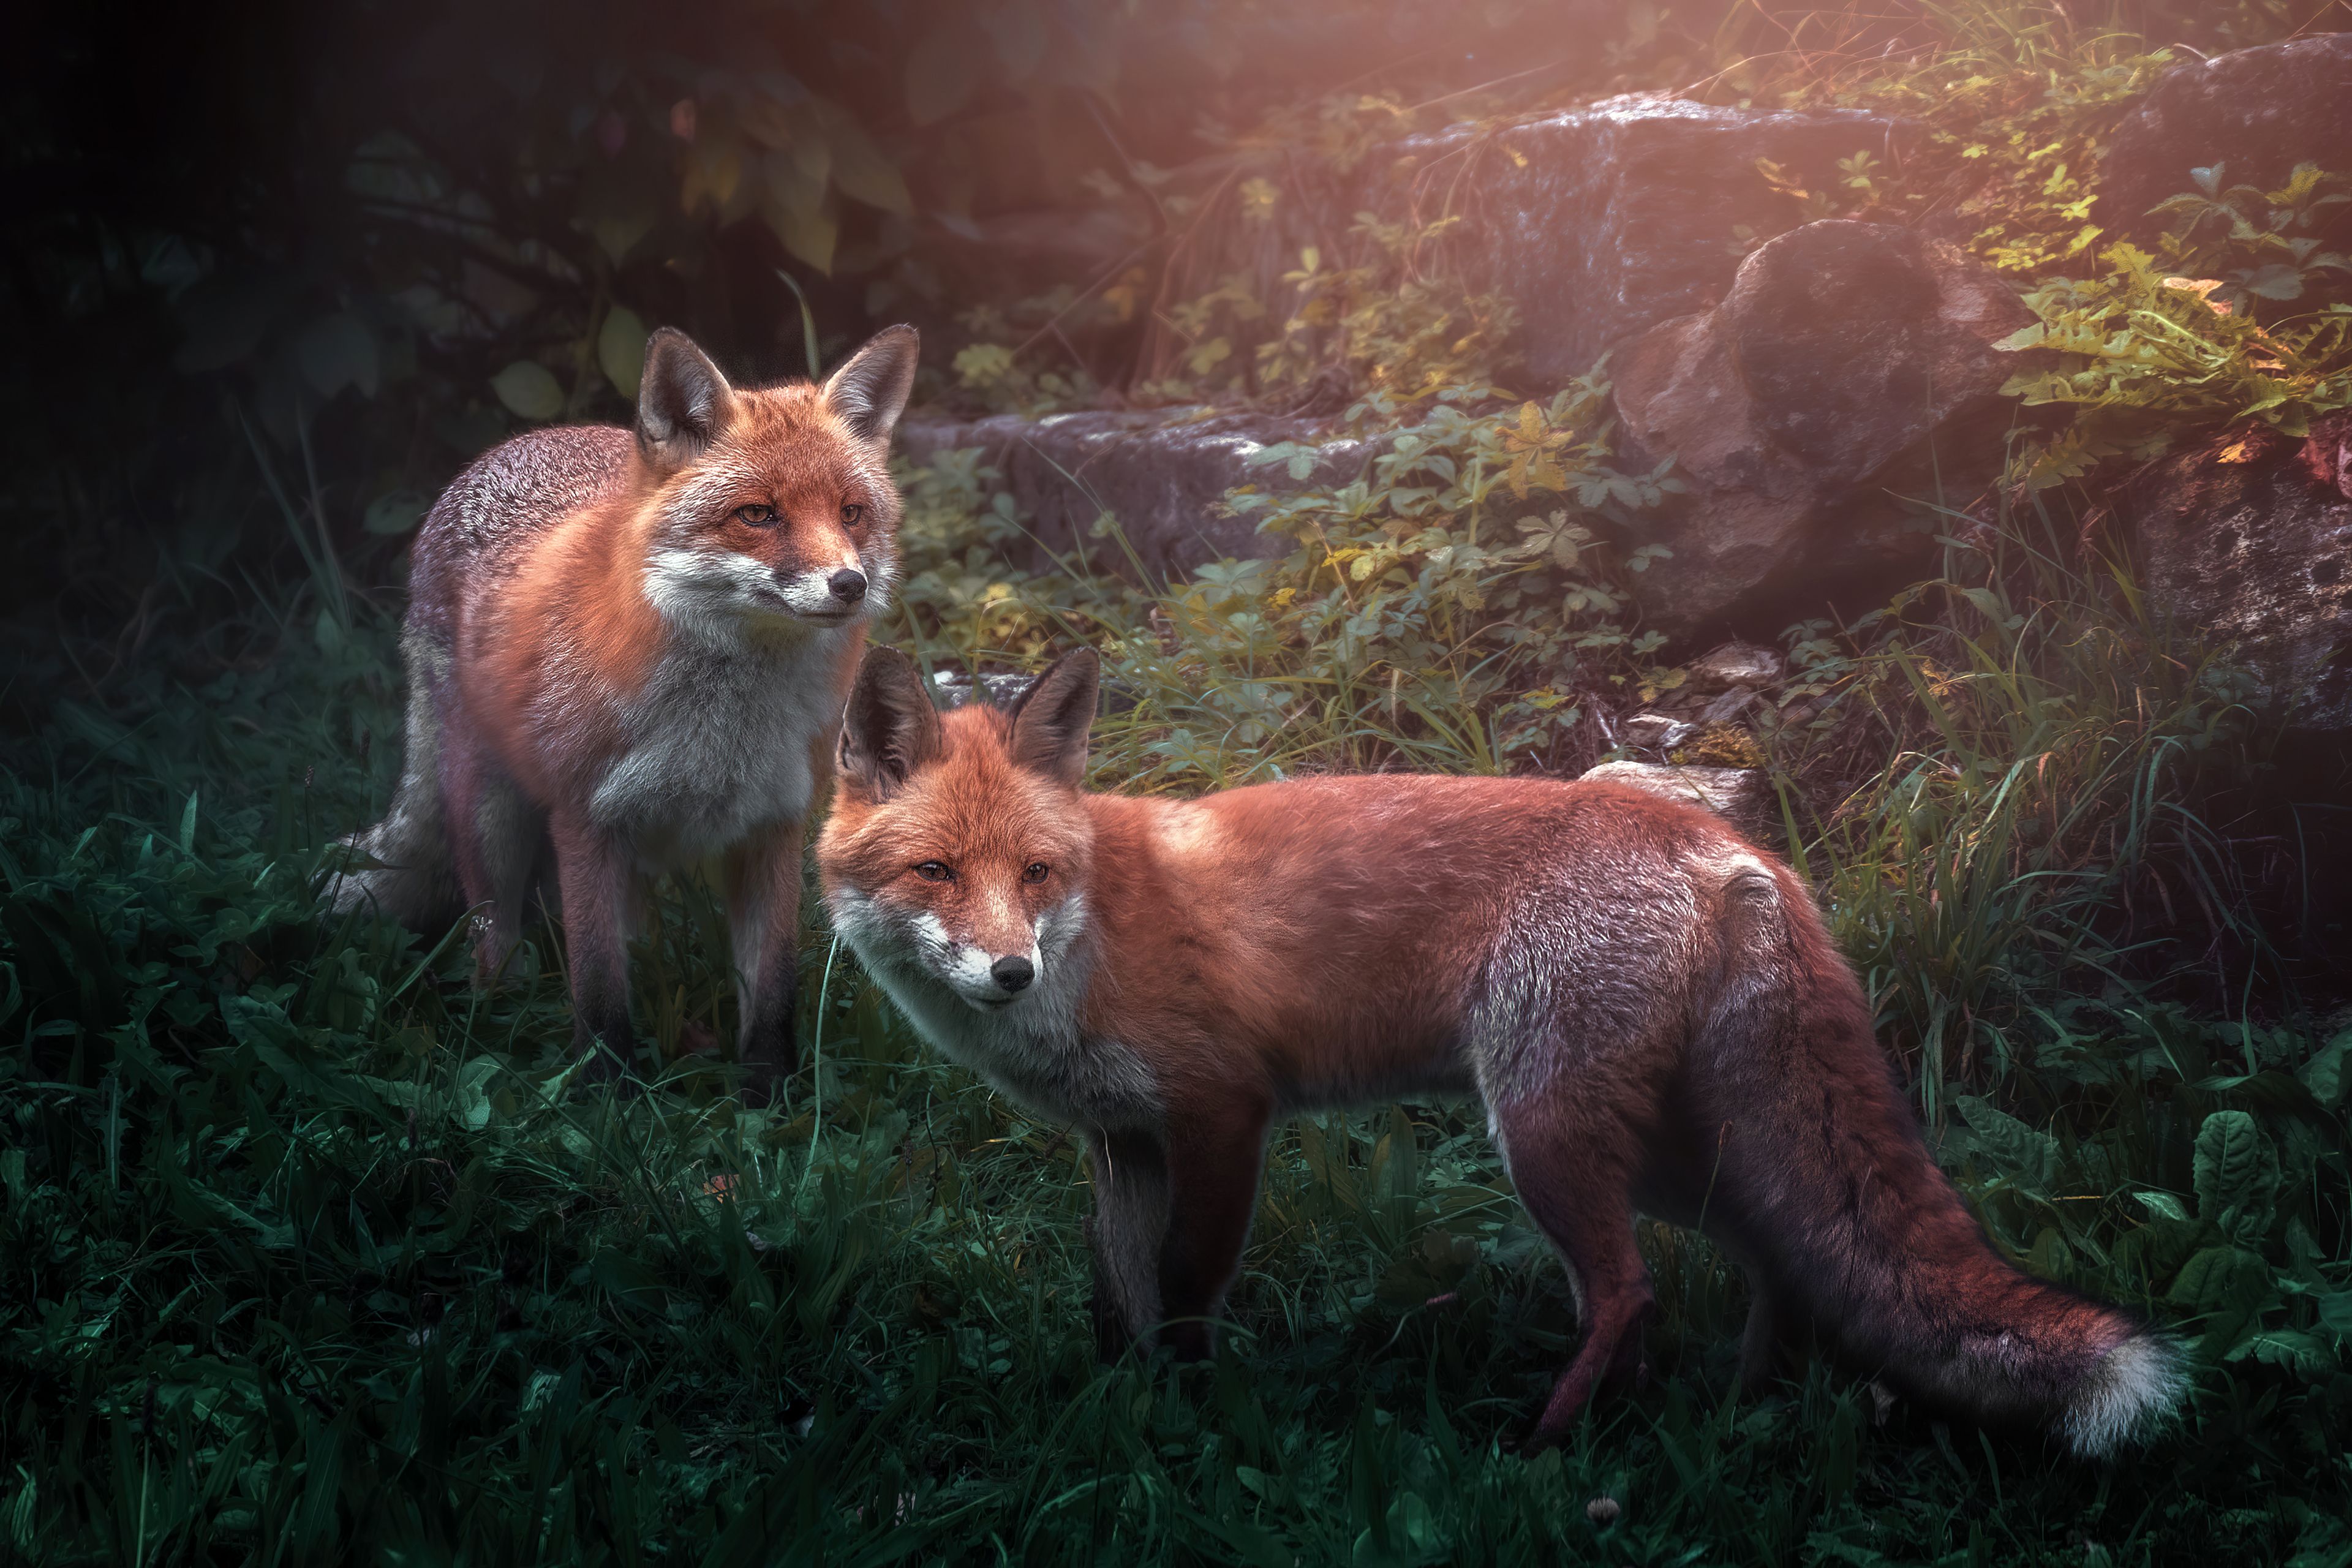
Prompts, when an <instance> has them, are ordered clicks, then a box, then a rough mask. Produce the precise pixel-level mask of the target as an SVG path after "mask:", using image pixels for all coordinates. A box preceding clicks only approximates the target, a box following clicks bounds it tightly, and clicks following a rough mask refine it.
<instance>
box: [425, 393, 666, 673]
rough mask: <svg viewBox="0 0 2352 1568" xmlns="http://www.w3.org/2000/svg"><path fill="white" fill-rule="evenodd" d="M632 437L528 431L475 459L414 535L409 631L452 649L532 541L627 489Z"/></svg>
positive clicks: (577, 430) (579, 428) (582, 428)
mask: <svg viewBox="0 0 2352 1568" xmlns="http://www.w3.org/2000/svg"><path fill="white" fill-rule="evenodd" d="M634 450H635V437H633V436H631V435H630V433H629V432H628V431H626V430H624V429H621V428H619V427H618V426H604V425H569V426H553V427H551V428H548V429H541V430H531V431H527V432H525V433H524V434H522V435H520V436H517V437H513V438H512V439H511V440H507V441H502V442H500V443H499V445H498V446H495V447H491V448H490V449H489V450H488V451H487V452H485V453H483V454H482V455H481V456H480V457H478V458H475V459H474V461H473V463H472V464H471V466H469V467H468V468H466V470H465V471H464V472H462V473H460V474H459V475H458V476H457V478H456V479H452V480H451V481H450V482H449V488H448V489H446V490H444V491H442V492H441V499H440V500H437V501H436V502H435V503H434V504H433V510H432V511H431V512H430V513H428V514H427V515H426V517H425V523H424V526H423V527H422V528H420V529H419V530H418V531H417V535H416V546H415V553H414V557H413V565H412V567H411V570H410V576H409V625H410V626H411V627H412V628H414V629H419V630H424V631H425V632H427V633H428V634H430V635H433V636H435V637H436V638H437V639H438V640H440V641H442V642H444V643H446V642H447V641H448V640H449V639H450V637H451V634H452V631H453V629H454V627H455V626H456V625H457V622H458V621H459V620H460V619H461V618H462V617H463V615H464V606H465V605H467V603H469V602H471V601H473V600H475V599H476V598H477V597H478V596H479V595H482V594H483V593H484V592H486V591H489V590H494V589H495V588H496V587H497V586H498V585H499V584H502V583H503V582H505V581H506V580H507V579H508V578H509V576H511V574H513V572H514V570H515V569H516V567H517V565H518V564H519V563H520V561H521V560H522V558H523V556H524V554H525V553H526V552H527V551H528V549H529V546H530V543H531V542H533V541H534V540H536V539H538V538H540V537H541V536H542V535H543V534H545V533H546V532H547V531H549V530H551V529H552V528H554V527H555V526H556V525H557V524H558V523H560V522H562V521H563V520H564V519H565V518H567V517H571V516H572V515H574V514H576V513H577V512H579V511H580V510H583V508H586V507H590V506H593V505H595V504H596V503H598V502H599V501H603V500H608V499H610V498H611V497H613V496H614V495H616V494H618V493H619V492H620V491H621V490H622V489H624V488H625V486H626V484H627V483H628V481H629V477H630V472H631V465H630V458H631V456H632V454H633V452H634Z"/></svg>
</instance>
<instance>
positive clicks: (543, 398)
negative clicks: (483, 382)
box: [490, 359, 563, 423]
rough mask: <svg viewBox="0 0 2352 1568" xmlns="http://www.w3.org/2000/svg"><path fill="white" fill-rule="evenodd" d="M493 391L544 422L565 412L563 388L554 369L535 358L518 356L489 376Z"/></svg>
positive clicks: (511, 405) (518, 411)
mask: <svg viewBox="0 0 2352 1568" xmlns="http://www.w3.org/2000/svg"><path fill="white" fill-rule="evenodd" d="M490 390H491V391H493V392H495V393H497V394H498V395H499V402H500V403H503V404H505V405H507V406H508V407H509V409H511V410H513V411H514V412H515V413H516V414H518V415H520V416H522V417H523V418H525V419H536V420H539V421H541V422H542V423H543V422H545V421H547V420H550V419H552V418H554V417H555V416H557V415H559V414H561V413H562V412H563V388H562V386H561V385H559V384H557V382H556V379H555V376H554V374H553V373H552V372H551V371H550V370H549V369H548V368H547V367H546V366H545V365H543V364H540V363H537V362H535V361H532V360H527V359H519V360H517V361H515V362H514V363H512V364H510V365H509V366H507V367H506V369H504V370H502V371H500V372H499V374H496V375H494V376H492V377H490Z"/></svg>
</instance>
